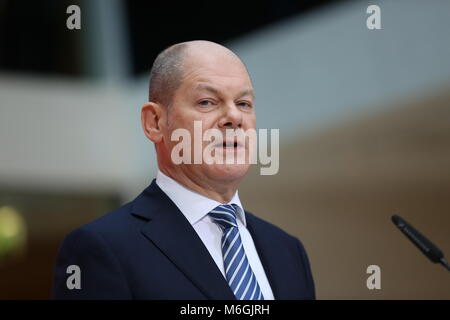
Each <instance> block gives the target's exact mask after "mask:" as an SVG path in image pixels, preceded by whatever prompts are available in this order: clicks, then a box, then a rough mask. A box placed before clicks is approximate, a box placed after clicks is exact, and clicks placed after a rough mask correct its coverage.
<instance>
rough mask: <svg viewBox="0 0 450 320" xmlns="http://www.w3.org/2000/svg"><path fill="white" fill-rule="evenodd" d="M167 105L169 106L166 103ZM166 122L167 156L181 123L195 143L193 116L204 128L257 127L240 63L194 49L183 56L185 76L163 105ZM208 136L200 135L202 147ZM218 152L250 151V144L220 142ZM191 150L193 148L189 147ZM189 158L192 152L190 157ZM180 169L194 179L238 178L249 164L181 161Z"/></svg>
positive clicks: (251, 92)
mask: <svg viewBox="0 0 450 320" xmlns="http://www.w3.org/2000/svg"><path fill="white" fill-rule="evenodd" d="M166 110H167V109H166ZM167 112H168V113H167V114H166V116H167V124H166V125H167V127H166V128H165V129H164V130H163V135H164V138H163V139H164V144H165V148H164V149H165V153H166V155H165V157H164V158H165V159H166V160H167V161H168V160H169V158H168V157H170V152H171V151H172V149H173V147H174V146H175V145H176V144H178V143H179V141H171V134H172V132H173V131H174V130H175V129H178V128H185V129H187V130H188V131H189V132H190V134H191V137H192V140H191V146H192V148H193V147H194V143H195V141H194V140H193V137H194V121H201V124H202V137H203V132H204V131H205V130H208V129H218V130H220V131H221V132H223V133H224V140H226V139H225V130H227V129H230V130H233V131H234V130H236V129H243V130H244V131H247V130H248V129H255V125H256V116H255V110H254V96H253V87H252V84H251V80H250V78H249V76H248V73H247V71H246V69H245V67H244V66H243V64H242V63H241V62H240V61H239V60H238V59H237V58H236V57H234V56H231V55H223V56H219V57H217V56H214V55H212V56H208V55H202V54H200V55H196V56H195V57H192V56H191V57H188V58H187V59H186V61H185V69H184V77H183V82H182V84H181V86H180V87H179V88H178V89H177V90H176V92H175V94H174V97H173V100H172V104H171V106H170V108H169V109H168V111H167ZM209 143H210V142H207V141H203V140H202V153H203V150H204V148H205V146H206V145H208V144H209ZM217 148H221V149H222V150H220V151H221V152H223V153H224V154H226V153H227V152H228V154H230V153H234V154H237V152H238V149H239V148H244V149H245V152H246V154H248V145H246V144H245V145H244V146H239V147H236V146H235V145H233V144H231V146H230V145H227V146H225V147H224V146H222V145H220V146H218V147H217ZM191 155H193V152H191ZM192 163H193V158H192ZM178 166H179V168H178V169H181V170H182V171H183V173H184V174H185V175H186V176H188V177H190V178H191V179H192V180H197V179H206V180H212V181H223V182H227V181H239V180H240V179H241V178H242V177H243V176H244V175H245V174H246V173H247V171H248V169H249V167H250V164H249V163H248V161H246V163H245V164H237V163H236V161H235V162H234V163H233V164H226V163H223V164H218V163H213V164H207V163H205V161H202V163H201V164H184V163H182V164H179V165H178Z"/></svg>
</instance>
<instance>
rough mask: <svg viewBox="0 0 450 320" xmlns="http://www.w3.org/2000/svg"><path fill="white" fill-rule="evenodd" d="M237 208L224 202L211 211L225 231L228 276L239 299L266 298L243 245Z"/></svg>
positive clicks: (224, 257) (214, 219) (224, 240)
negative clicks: (237, 218) (237, 219)
mask: <svg viewBox="0 0 450 320" xmlns="http://www.w3.org/2000/svg"><path fill="white" fill-rule="evenodd" d="M236 210H237V208H236V205H229V204H224V205H220V206H218V207H216V208H215V209H214V210H212V211H211V212H210V213H209V215H210V216H211V218H212V219H213V221H214V222H215V223H216V224H217V225H219V227H220V228H221V229H222V232H223V233H222V254H223V261H224V268H225V274H226V278H227V281H228V284H229V285H230V288H231V289H232V290H233V292H234V295H235V296H236V298H237V299H238V300H264V297H263V294H262V292H261V289H260V288H259V284H258V281H257V280H256V277H255V274H254V273H253V271H252V268H251V267H250V264H249V262H248V259H247V256H246V254H245V250H244V247H243V245H242V240H241V236H240V234H239V229H238V225H237V221H236Z"/></svg>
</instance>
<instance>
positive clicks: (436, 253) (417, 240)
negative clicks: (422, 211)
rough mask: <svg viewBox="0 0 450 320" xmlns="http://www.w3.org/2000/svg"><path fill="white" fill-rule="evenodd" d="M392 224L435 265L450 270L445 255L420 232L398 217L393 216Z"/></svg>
mask: <svg viewBox="0 0 450 320" xmlns="http://www.w3.org/2000/svg"><path fill="white" fill-rule="evenodd" d="M391 219H392V222H393V223H394V224H395V225H396V226H397V227H398V228H399V229H400V230H401V231H402V232H403V233H404V234H405V235H406V236H407V237H408V239H409V240H411V241H412V243H414V245H415V246H416V247H417V248H419V249H420V251H422V252H423V254H424V255H426V256H427V257H428V259H430V260H431V261H432V262H434V263H441V264H443V265H444V267H446V268H447V270H450V265H449V263H448V261H447V260H446V259H445V258H444V254H443V253H442V251H441V250H439V248H438V247H436V245H434V243H432V242H431V241H430V240H428V239H427V238H425V236H424V235H422V234H421V233H420V232H419V231H417V230H416V229H414V228H413V227H412V226H411V225H410V224H409V223H408V222H406V221H405V220H404V219H402V218H401V217H399V216H397V215H393V216H392V218H391Z"/></svg>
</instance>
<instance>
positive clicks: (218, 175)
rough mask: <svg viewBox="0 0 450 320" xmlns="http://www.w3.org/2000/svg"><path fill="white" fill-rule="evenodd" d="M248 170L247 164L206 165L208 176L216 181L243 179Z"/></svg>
mask: <svg viewBox="0 0 450 320" xmlns="http://www.w3.org/2000/svg"><path fill="white" fill-rule="evenodd" d="M249 169H250V165H249V164H213V165H208V168H207V170H208V172H209V176H210V177H212V178H214V179H216V180H217V181H236V180H240V179H242V178H244V176H245V175H246V174H247V172H248V170H249Z"/></svg>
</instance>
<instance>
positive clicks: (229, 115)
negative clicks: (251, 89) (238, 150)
mask: <svg viewBox="0 0 450 320" xmlns="http://www.w3.org/2000/svg"><path fill="white" fill-rule="evenodd" d="M241 127H242V112H241V111H240V110H239V108H238V107H237V106H236V105H235V104H234V103H232V104H227V105H226V106H224V111H223V116H222V118H221V119H220V121H219V128H222V129H239V128H241Z"/></svg>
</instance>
